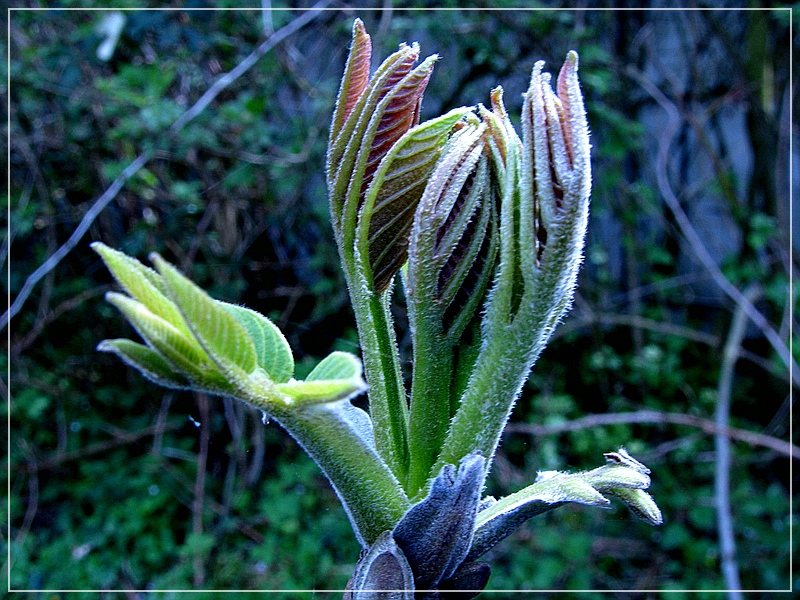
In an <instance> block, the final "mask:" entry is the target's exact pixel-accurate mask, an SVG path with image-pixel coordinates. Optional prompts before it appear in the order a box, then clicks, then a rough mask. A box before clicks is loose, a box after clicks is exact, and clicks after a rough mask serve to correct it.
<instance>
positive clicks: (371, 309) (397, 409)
mask: <svg viewBox="0 0 800 600" xmlns="http://www.w3.org/2000/svg"><path fill="white" fill-rule="evenodd" d="M350 289H353V287H352V284H351V288H350ZM389 294H390V292H389V291H388V290H387V291H386V292H384V293H382V294H376V293H374V292H372V291H370V292H367V293H364V294H351V298H352V300H353V310H354V312H355V316H356V324H357V326H358V333H359V341H360V343H361V352H362V358H363V360H364V377H365V379H366V381H367V384H368V385H369V411H370V416H371V417H372V422H373V424H374V427H375V446H376V448H377V451H378V454H379V455H380V456H381V457H382V458H383V460H384V461H385V462H386V464H387V465H389V468H390V469H391V470H392V472H393V473H394V474H395V476H396V477H397V478H398V479H399V480H400V481H404V480H405V477H406V473H407V470H408V439H407V438H408V407H407V405H406V396H405V387H404V385H403V377H402V373H401V372H400V359H399V356H398V351H397V342H396V339H395V333H394V327H393V325H392V320H391V315H390V313H389V306H388V299H389Z"/></svg>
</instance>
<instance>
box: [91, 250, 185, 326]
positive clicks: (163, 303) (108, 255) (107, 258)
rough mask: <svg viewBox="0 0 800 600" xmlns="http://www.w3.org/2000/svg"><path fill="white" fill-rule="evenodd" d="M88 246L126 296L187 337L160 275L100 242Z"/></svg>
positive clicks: (179, 315)
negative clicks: (98, 257) (101, 260)
mask: <svg viewBox="0 0 800 600" xmlns="http://www.w3.org/2000/svg"><path fill="white" fill-rule="evenodd" d="M91 246H92V250H94V251H95V252H97V253H98V254H99V255H100V258H102V259H103V262H104V263H105V265H106V267H108V270H109V271H111V274H112V275H113V276H114V279H116V280H117V281H118V282H119V284H120V285H121V286H122V287H123V288H125V291H126V292H128V294H130V295H131V296H132V297H133V298H135V299H136V300H138V301H139V302H141V303H142V304H143V305H144V306H145V307H147V309H148V310H149V311H150V312H151V313H153V314H154V315H158V316H159V317H161V318H162V319H164V320H165V321H167V322H168V323H169V324H171V325H172V326H174V327H176V328H177V329H178V330H180V331H181V332H182V333H184V334H185V335H191V332H190V331H189V328H188V326H187V325H186V321H184V320H183V317H182V316H181V313H180V311H179V310H178V307H177V306H175V303H173V302H172V301H171V300H170V299H169V298H168V297H167V295H166V294H167V288H166V286H165V284H164V280H163V278H162V277H161V275H159V274H158V273H156V272H155V271H153V269H150V268H148V267H146V266H144V265H143V264H142V263H140V262H139V261H138V260H136V259H135V258H133V257H131V256H128V255H127V254H124V253H122V252H120V251H119V250H114V249H113V248H109V247H108V246H106V245H105V244H103V243H101V242H94V243H93V244H92V245H91Z"/></svg>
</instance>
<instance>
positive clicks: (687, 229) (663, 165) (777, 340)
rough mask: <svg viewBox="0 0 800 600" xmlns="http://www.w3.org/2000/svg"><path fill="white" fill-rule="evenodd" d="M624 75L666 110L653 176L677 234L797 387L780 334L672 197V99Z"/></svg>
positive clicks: (797, 374) (675, 119)
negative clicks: (713, 254) (669, 167)
mask: <svg viewBox="0 0 800 600" xmlns="http://www.w3.org/2000/svg"><path fill="white" fill-rule="evenodd" d="M628 74H629V75H630V76H631V77H632V78H633V79H635V80H636V81H638V82H639V85H641V86H642V88H644V90H645V91H647V93H648V94H650V95H651V96H652V97H653V99H654V100H655V101H656V102H657V103H658V104H659V105H660V106H661V108H663V109H664V110H665V111H666V112H667V120H668V123H667V126H666V127H665V129H664V131H663V133H662V135H661V137H660V139H659V147H658V162H657V165H656V179H657V181H658V189H659V191H660V192H661V195H662V197H663V198H664V201H665V202H666V204H667V206H668V207H669V209H670V211H671V212H672V214H673V216H674V217H675V221H676V223H677V224H678V227H679V228H680V230H681V233H682V234H683V236H684V237H685V238H686V240H687V241H688V242H689V246H690V247H691V248H692V251H693V252H694V253H695V255H696V256H697V258H698V259H699V260H700V262H701V263H702V264H703V266H704V267H705V268H706V270H707V271H708V272H709V274H710V275H711V277H712V279H713V280H714V282H715V283H716V284H717V285H718V286H719V287H720V289H721V290H722V291H723V292H724V293H725V294H726V295H727V296H728V297H729V298H730V299H731V300H733V302H734V303H735V304H736V305H737V306H740V307H741V308H742V310H743V311H744V312H745V313H746V314H747V316H748V318H749V319H750V320H751V321H752V322H753V323H754V324H755V325H756V326H757V327H758V328H759V329H760V330H761V332H762V333H763V334H764V337H766V338H767V341H768V342H769V343H770V345H771V346H772V347H773V349H774V350H775V352H777V353H778V356H780V358H781V360H782V361H783V363H784V364H785V365H786V368H787V369H788V370H789V374H790V377H791V379H792V382H793V383H794V385H795V386H797V387H798V388H800V367H798V365H797V363H796V362H795V360H794V358H793V357H792V355H791V354H790V353H789V348H788V347H787V345H786V344H785V343H784V342H783V340H782V339H781V337H780V335H778V332H777V331H775V329H774V328H773V327H772V325H770V323H769V321H767V319H766V317H764V315H762V314H761V313H760V312H759V311H758V309H756V307H755V306H753V303H752V302H750V301H749V300H748V299H747V298H746V297H745V296H744V294H742V292H741V291H739V289H738V288H737V287H736V286H735V285H733V284H732V283H731V282H730V281H728V278H727V277H725V274H724V273H723V272H722V271H721V270H720V268H719V267H718V266H717V263H716V262H714V259H713V258H712V257H711V255H710V254H709V252H708V249H707V248H706V246H705V244H704V243H703V240H702V239H701V238H700V235H699V234H698V233H697V230H696V229H695V228H694V225H692V222H691V221H690V220H689V217H688V215H687V214H686V212H685V211H684V210H683V207H682V206H681V203H680V201H679V200H678V198H677V196H675V192H673V191H672V186H671V185H670V183H669V177H668V174H667V165H668V164H669V151H670V146H671V145H672V141H673V139H674V138H675V135H676V133H677V131H678V128H679V126H680V123H681V117H680V113H679V111H678V108H677V107H676V106H675V103H674V102H672V101H671V100H670V99H669V98H667V97H666V96H665V95H664V93H663V92H662V91H661V90H660V89H658V87H657V86H656V85H655V84H654V83H653V82H652V81H650V79H648V78H647V77H645V76H644V75H643V74H642V73H640V72H639V71H637V70H636V69H634V68H629V69H628Z"/></svg>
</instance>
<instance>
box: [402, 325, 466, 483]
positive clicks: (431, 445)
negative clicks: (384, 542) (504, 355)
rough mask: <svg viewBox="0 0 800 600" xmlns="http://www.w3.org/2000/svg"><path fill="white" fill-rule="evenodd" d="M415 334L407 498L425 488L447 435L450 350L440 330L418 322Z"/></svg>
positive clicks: (437, 327)
mask: <svg viewBox="0 0 800 600" xmlns="http://www.w3.org/2000/svg"><path fill="white" fill-rule="evenodd" d="M420 312H423V311H420ZM437 314H438V313H437ZM429 321H430V319H429ZM439 322H441V321H439ZM415 332H416V336H415V339H414V377H413V380H412V384H411V411H410V419H409V435H408V443H409V470H408V484H407V485H406V491H407V492H408V495H409V497H411V498H413V497H414V496H415V495H416V493H417V492H418V491H419V490H420V489H422V488H423V487H424V486H425V483H426V482H427V480H428V477H429V474H430V473H431V467H433V464H434V463H435V462H436V458H437V457H438V456H439V452H440V451H441V448H442V444H443V443H444V439H445V436H446V435H447V427H448V425H449V423H450V385H451V382H452V375H451V373H452V371H453V348H452V345H451V344H450V342H449V341H448V340H447V339H446V338H445V337H444V333H443V332H441V327H439V326H437V325H436V323H435V322H431V323H425V324H424V325H423V324H422V323H418V324H417V325H416V328H415ZM454 464H457V463H454Z"/></svg>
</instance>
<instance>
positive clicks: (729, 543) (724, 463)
mask: <svg viewBox="0 0 800 600" xmlns="http://www.w3.org/2000/svg"><path fill="white" fill-rule="evenodd" d="M744 296H745V298H747V299H748V300H749V301H750V302H753V301H755V299H756V297H757V296H758V288H757V286H755V285H751V286H749V287H748V288H747V289H746V290H745V292H744ZM746 331H747V315H746V314H745V311H744V310H743V308H742V307H741V306H738V307H737V309H736V311H735V312H734V314H733V321H732V322H731V328H730V331H729V333H728V339H727V341H726V342H725V348H724V349H723V351H722V368H721V369H720V375H719V385H718V387H717V409H716V412H715V415H714V423H716V425H717V427H719V428H720V430H722V429H724V428H725V427H727V426H728V420H729V418H730V412H731V411H730V408H731V391H732V389H733V377H734V370H735V367H736V361H737V359H738V358H739V349H740V348H741V345H742V340H743V339H744V334H745V332H746ZM714 448H715V450H716V452H717V462H716V464H715V468H714V492H715V494H714V504H715V506H716V509H717V531H718V534H719V554H720V562H721V565H720V566H721V568H722V576H723V578H724V580H725V589H727V590H728V598H730V599H731V600H741V599H742V592H741V591H740V590H741V589H742V584H741V580H740V579H739V567H738V565H737V564H736V539H735V537H734V535H733V513H732V511H731V495H730V487H731V441H730V439H729V438H728V437H727V436H725V435H723V434H721V433H717V434H716V435H715V436H714Z"/></svg>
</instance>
